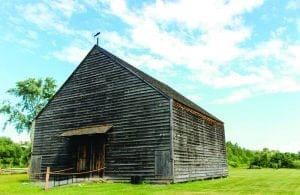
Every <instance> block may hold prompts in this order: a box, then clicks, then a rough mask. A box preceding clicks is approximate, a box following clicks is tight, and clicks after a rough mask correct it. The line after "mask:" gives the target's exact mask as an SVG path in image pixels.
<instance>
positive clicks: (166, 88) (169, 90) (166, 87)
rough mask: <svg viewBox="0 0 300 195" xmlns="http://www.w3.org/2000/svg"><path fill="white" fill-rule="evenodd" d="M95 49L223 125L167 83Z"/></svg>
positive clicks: (100, 49)
mask: <svg viewBox="0 0 300 195" xmlns="http://www.w3.org/2000/svg"><path fill="white" fill-rule="evenodd" d="M94 48H96V49H98V50H99V51H100V52H102V53H103V54H105V55H106V56H108V57H110V58H111V59H112V60H114V61H115V62H116V63H118V64H120V65H121V66H123V67H125V68H126V69H128V70H129V71H131V72H132V73H134V74H135V75H137V76H138V77H140V78H141V79H142V80H144V81H146V82H147V83H148V84H150V85H152V86H153V87H154V88H156V89H157V90H159V91H160V92H162V93H163V94H165V95H166V96H168V97H169V98H172V99H174V100H176V101H178V102H180V103H182V104H184V105H186V106H188V107H190V108H192V109H194V110H196V111H198V112H200V113H202V114H204V115H206V116H208V117H210V118H212V119H214V120H216V121H219V122H221V123H223V122H222V121H221V120H220V119H218V118H217V117H215V116H214V115H212V114H210V113H209V112H207V111H206V110H204V109H203V108H201V107H200V106H198V105H197V104H195V103H194V102H192V101H191V100H189V99H188V98H186V97H184V96H183V95H181V94H180V93H179V92H177V91H176V90H174V89H172V88H171V87H170V86H168V85H167V84H165V83H163V82H161V81H159V80H157V79H155V78H153V77H152V76H150V75H148V74H146V73H144V72H143V71H141V70H139V69H137V68H135V67H134V66H132V65H130V64H129V63H127V62H125V61H124V60H122V59H120V58H118V57H117V56H115V55H113V54H112V53H110V52H108V51H107V50H105V49H103V48H101V47H99V46H97V45H95V46H94Z"/></svg>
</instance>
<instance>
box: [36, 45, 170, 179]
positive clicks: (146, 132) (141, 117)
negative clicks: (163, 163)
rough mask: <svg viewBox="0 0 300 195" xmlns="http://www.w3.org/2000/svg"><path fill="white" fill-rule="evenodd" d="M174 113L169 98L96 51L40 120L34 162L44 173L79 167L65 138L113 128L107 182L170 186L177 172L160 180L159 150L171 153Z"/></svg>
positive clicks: (107, 146) (109, 136)
mask: <svg viewBox="0 0 300 195" xmlns="http://www.w3.org/2000/svg"><path fill="white" fill-rule="evenodd" d="M169 108H170V100H169V99H168V98H167V96H165V95H164V94H163V93H161V92H159V91H158V90H156V89H155V88H154V87H153V86H151V85H150V84H148V83H147V82H145V81H143V80H142V79H141V78H140V77H138V76H136V75H135V74H134V73H133V72H132V71H130V70H128V69H127V68H126V67H124V66H122V65H120V64H119V63H118V62H116V61H115V60H114V59H113V58H112V57H111V56H109V55H108V54H107V53H106V52H104V51H103V50H102V49H100V48H99V47H98V46H95V47H94V48H93V49H92V50H91V51H90V52H89V54H88V55H87V57H86V58H85V59H84V60H83V62H82V63H81V64H80V65H79V67H78V68H77V69H76V70H75V71H74V73H73V74H72V75H71V77H70V78H69V79H68V80H67V81H66V83H65V84H64V85H63V86H62V87H61V88H60V90H59V91H58V92H57V94H56V95H55V96H54V98H53V99H52V100H51V102H49V104H48V105H47V106H46V108H45V109H44V110H43V111H42V112H41V113H40V114H39V115H38V117H37V118H36V122H35V133H34V144H33V151H32V156H33V157H35V156H38V157H39V158H40V159H41V166H40V167H41V168H40V169H41V171H42V172H43V171H45V169H46V166H50V167H51V168H52V169H53V170H58V169H65V168H69V167H76V165H75V163H76V159H75V158H76V154H74V152H76V151H74V150H75V148H74V145H73V143H72V139H73V138H72V137H70V138H66V137H61V136H60V135H61V134H63V133H64V132H66V131H69V130H73V129H79V128H81V127H88V126H93V125H107V124H109V125H112V128H111V129H110V130H109V131H108V132H107V133H106V134H105V139H106V143H105V167H106V168H105V171H104V175H105V177H107V178H112V179H114V180H129V179H130V177H131V176H137V175H141V174H142V175H143V177H144V178H145V179H149V180H155V179H160V180H163V179H165V180H169V179H170V174H171V168H170V171H168V172H167V175H159V176H158V175H156V174H155V160H154V159H155V151H156V150H159V151H167V152H169V153H170V109H169ZM80 139H81V138H80ZM82 140H83V139H82Z"/></svg>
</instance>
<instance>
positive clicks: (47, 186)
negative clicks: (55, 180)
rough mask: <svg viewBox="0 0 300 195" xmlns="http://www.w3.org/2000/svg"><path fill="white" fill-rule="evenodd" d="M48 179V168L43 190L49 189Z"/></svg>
mask: <svg viewBox="0 0 300 195" xmlns="http://www.w3.org/2000/svg"><path fill="white" fill-rule="evenodd" d="M49 177H50V167H47V171H46V179H45V190H48V188H49Z"/></svg>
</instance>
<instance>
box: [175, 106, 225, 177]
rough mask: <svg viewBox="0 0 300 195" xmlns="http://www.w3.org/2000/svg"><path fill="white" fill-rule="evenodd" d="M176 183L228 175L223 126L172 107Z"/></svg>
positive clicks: (198, 114) (188, 109) (184, 109)
mask: <svg viewBox="0 0 300 195" xmlns="http://www.w3.org/2000/svg"><path fill="white" fill-rule="evenodd" d="M173 150H174V151H173V153H174V182H181V181H189V180H198V179H205V178H216V177H223V176H227V175H228V170H227V160H226V148H225V136H224V125H223V124H222V123H221V122H217V121H214V120H212V119H210V118H208V117H206V116H204V115H203V114H201V113H199V112H197V111H195V110H192V109H190V108H188V107H186V106H184V105H182V104H180V103H178V102H176V101H174V104H173Z"/></svg>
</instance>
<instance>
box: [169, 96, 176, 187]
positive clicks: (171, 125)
mask: <svg viewBox="0 0 300 195" xmlns="http://www.w3.org/2000/svg"><path fill="white" fill-rule="evenodd" d="M173 133H174V132H173V99H172V98H170V157H171V159H170V160H171V180H172V183H174V182H175V176H174V174H175V172H174V169H175V167H174V148H173V141H174V137H173Z"/></svg>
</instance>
